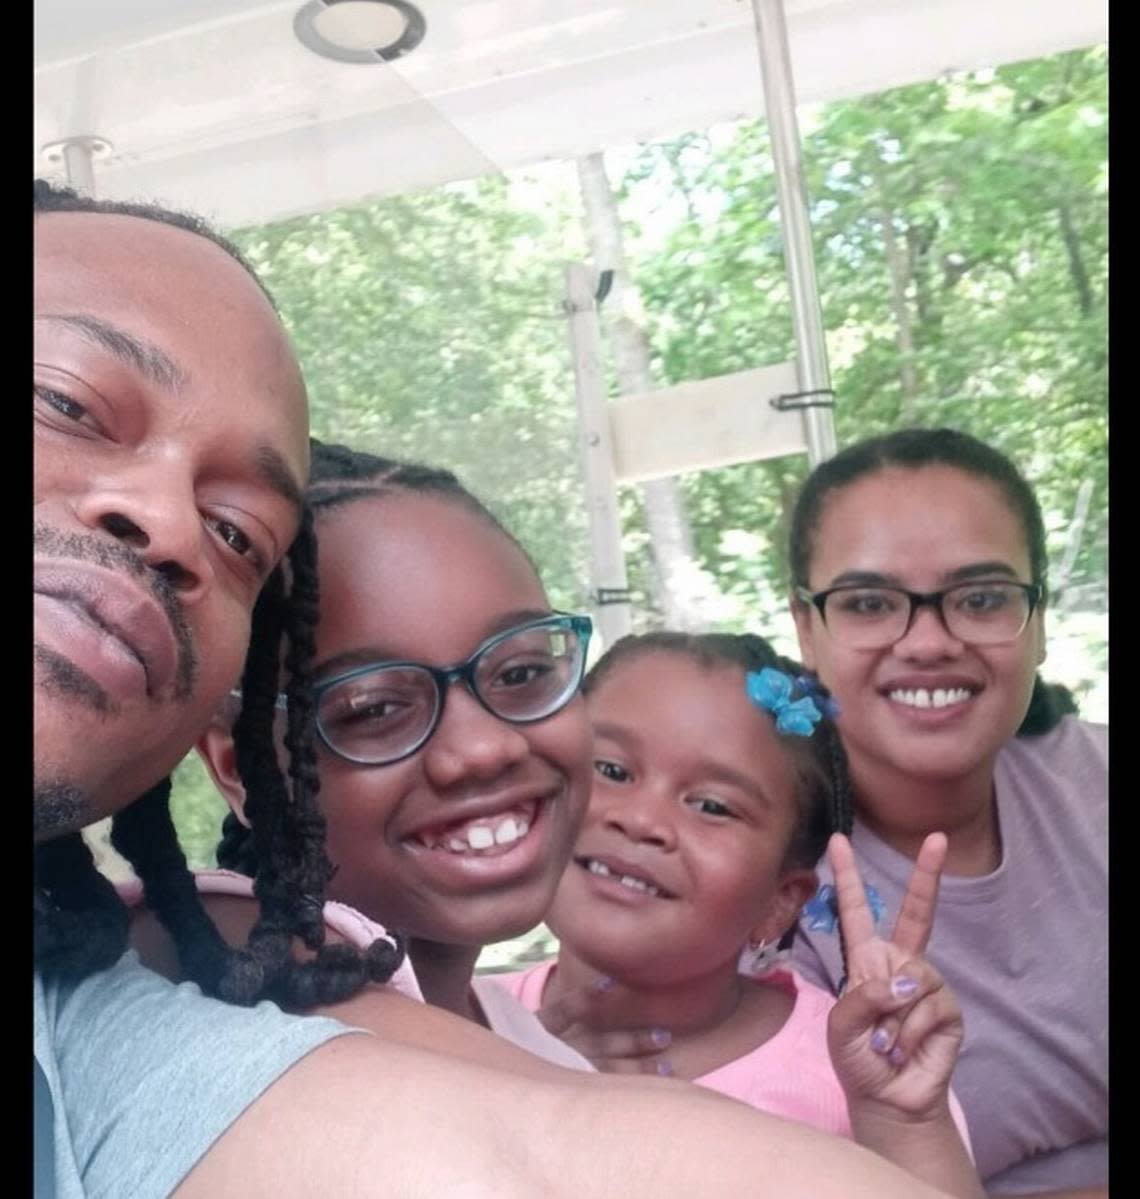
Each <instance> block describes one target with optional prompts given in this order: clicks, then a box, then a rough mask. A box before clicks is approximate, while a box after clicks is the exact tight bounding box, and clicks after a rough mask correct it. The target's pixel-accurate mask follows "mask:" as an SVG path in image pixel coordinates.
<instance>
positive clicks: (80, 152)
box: [62, 137, 95, 196]
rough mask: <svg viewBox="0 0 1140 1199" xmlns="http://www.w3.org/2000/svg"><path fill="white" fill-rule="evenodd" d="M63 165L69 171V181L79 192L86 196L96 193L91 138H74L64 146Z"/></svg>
mask: <svg viewBox="0 0 1140 1199" xmlns="http://www.w3.org/2000/svg"><path fill="white" fill-rule="evenodd" d="M62 150H63V165H64V168H65V169H66V171H67V182H68V184H69V185H70V186H71V187H73V188H74V189H75V190H76V191H77V192H82V193H83V194H84V195H86V196H94V195H95V168H94V166H93V165H92V162H93V159H94V155H93V153H92V146H91V142H90V139H88V138H85V137H77V138H73V139H72V140H70V141H66V142H64V143H63V146H62Z"/></svg>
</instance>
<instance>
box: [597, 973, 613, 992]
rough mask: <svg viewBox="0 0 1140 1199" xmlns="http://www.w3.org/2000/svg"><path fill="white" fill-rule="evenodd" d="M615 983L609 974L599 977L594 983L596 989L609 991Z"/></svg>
mask: <svg viewBox="0 0 1140 1199" xmlns="http://www.w3.org/2000/svg"><path fill="white" fill-rule="evenodd" d="M613 985H614V980H613V979H612V978H609V977H608V976H603V977H602V978H599V979H597V980H596V981H595V983H594V990H595V991H609V990H610V989H611V988H612V987H613Z"/></svg>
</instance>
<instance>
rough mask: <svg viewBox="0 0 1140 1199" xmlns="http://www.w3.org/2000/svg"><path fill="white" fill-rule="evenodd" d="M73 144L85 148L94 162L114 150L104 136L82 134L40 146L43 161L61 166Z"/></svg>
mask: <svg viewBox="0 0 1140 1199" xmlns="http://www.w3.org/2000/svg"><path fill="white" fill-rule="evenodd" d="M73 146H74V147H78V148H79V149H81V150H86V151H87V152H88V153H89V154H90V155H91V158H92V159H93V160H94V161H95V162H99V161H100V160H102V159H104V158H110V157H111V154H112V153H113V152H114V146H112V145H111V143H110V142H109V141H108V140H107V139H106V138H105V137H91V136H82V137H65V138H64V139H63V140H62V141H58V142H48V143H47V145H45V146H41V147H40V153H41V154H42V155H43V157H44V162H46V163H49V164H50V165H51V166H53V167H58V166H63V165H64V162H65V156H66V152H67V150H68V149H70V148H71V147H73Z"/></svg>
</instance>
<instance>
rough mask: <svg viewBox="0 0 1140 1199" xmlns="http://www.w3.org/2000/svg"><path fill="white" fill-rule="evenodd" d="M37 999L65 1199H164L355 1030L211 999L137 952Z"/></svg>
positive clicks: (41, 1060) (40, 1059)
mask: <svg viewBox="0 0 1140 1199" xmlns="http://www.w3.org/2000/svg"><path fill="white" fill-rule="evenodd" d="M34 990H35V994H34V1006H35V1057H36V1062H37V1063H38V1064H39V1066H40V1068H41V1069H42V1070H43V1073H44V1076H45V1078H46V1080H47V1087H48V1091H49V1092H50V1095H51V1101H52V1105H53V1108H54V1174H55V1180H54V1185H55V1196H56V1199H84V1196H87V1197H88V1199H124V1197H125V1196H130V1199H165V1196H167V1195H169V1194H170V1193H171V1192H172V1191H173V1190H175V1188H176V1187H177V1186H178V1184H179V1183H180V1182H181V1181H182V1179H183V1178H184V1177H185V1176H186V1175H187V1174H188V1173H189V1171H190V1169H191V1167H192V1166H193V1165H194V1164H195V1162H197V1161H198V1159H199V1158H200V1157H201V1156H202V1155H203V1154H204V1153H205V1152H206V1151H207V1150H208V1149H209V1148H210V1146H211V1145H212V1144H213V1143H214V1141H215V1140H217V1138H218V1137H219V1136H221V1134H222V1133H223V1132H225V1130H226V1129H227V1128H228V1127H229V1126H230V1125H231V1124H232V1123H233V1122H234V1121H235V1120H236V1119H237V1118H238V1116H240V1115H241V1113H242V1112H243V1111H244V1110H245V1109H246V1108H247V1107H248V1106H249V1105H250V1104H251V1103H252V1102H253V1101H254V1100H255V1099H256V1098H257V1097H258V1096H259V1095H260V1094H261V1093H262V1092H263V1091H264V1090H265V1089H266V1088H267V1087H268V1086H270V1084H271V1083H273V1082H274V1081H275V1080H276V1079H277V1078H279V1077H280V1076H281V1075H282V1074H283V1073H284V1072H285V1071H286V1070H287V1069H288V1068H289V1067H290V1066H292V1065H293V1064H294V1063H295V1062H297V1061H299V1060H300V1059H301V1058H302V1057H304V1056H305V1055H306V1054H307V1053H309V1052H310V1051H311V1050H313V1049H315V1048H316V1047H317V1046H318V1045H323V1044H324V1043H325V1042H326V1041H328V1040H330V1039H331V1038H333V1037H336V1036H340V1035H342V1034H343V1033H346V1032H351V1031H353V1030H352V1029H349V1028H348V1027H346V1026H345V1025H343V1024H339V1023H338V1022H337V1021H335V1020H327V1019H323V1018H321V1017H317V1016H289V1015H286V1014H285V1013H283V1012H282V1011H281V1010H280V1009H279V1008H278V1007H276V1006H275V1005H273V1004H271V1003H267V1002H266V1003H259V1004H258V1005H257V1006H256V1007H254V1008H240V1007H234V1006H232V1005H230V1004H226V1003H222V1002H220V1001H219V1000H216V999H208V998H206V997H205V996H203V994H202V993H201V991H200V990H199V989H198V988H197V987H196V986H195V985H194V984H193V983H182V984H180V985H177V986H176V985H175V984H174V983H171V982H169V981H167V980H166V979H165V978H162V977H160V976H159V975H157V974H155V973H154V972H153V971H151V970H148V969H146V967H144V966H142V965H141V964H140V963H139V961H138V958H137V956H136V955H135V954H134V952H133V951H132V952H129V953H127V954H125V955H124V956H123V957H122V958H120V959H119V961H118V962H117V963H116V964H115V965H114V966H112V967H111V968H110V969H109V970H103V971H101V972H99V973H98V974H93V975H91V976H90V977H89V978H86V979H83V980H82V981H81V982H79V983H76V984H60V983H55V982H46V983H45V982H44V980H43V979H42V978H41V977H40V975H39V974H38V972H37V974H36V975H35V986H34Z"/></svg>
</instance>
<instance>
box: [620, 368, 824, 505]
mask: <svg viewBox="0 0 1140 1199" xmlns="http://www.w3.org/2000/svg"><path fill="white" fill-rule="evenodd" d="M798 390H799V381H798V377H797V374H796V367H795V363H792V362H781V363H778V364H777V365H775V366H763V367H759V368H756V369H754V370H747V371H737V372H735V373H734V374H731V375H718V376H717V377H715V378H712V379H700V380H697V381H695V382H690V383H679V384H677V385H676V386H675V387H667V388H662V389H661V390H660V391H651V392H646V393H644V394H642V395H635V396H623V397H621V398H619V399H617V400H615V401H614V402H613V403H611V404H610V433H611V437H612V440H613V459H614V470H615V472H616V474H617V478H618V479H619V480H620V481H621V482H622V483H635V482H640V481H641V480H644V479H658V478H661V477H662V476H664V475H676V474H681V473H682V472H684V471H690V470H705V469H708V468H710V467H716V466H731V465H733V464H734V463H737V462H752V461H756V460H757V459H761V458H779V457H782V456H783V455H785V454H806V453H807V448H808V445H807V437H806V435H805V431H804V420H803V415H802V413H801V412H799V411H796V410H792V411H790V412H779V411H777V410H776V409H775V408H773V407H772V406H771V404H770V403H769V401H770V400H771V399H773V398H774V397H776V396H778V395H785V394H788V393H790V392H795V391H798Z"/></svg>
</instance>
